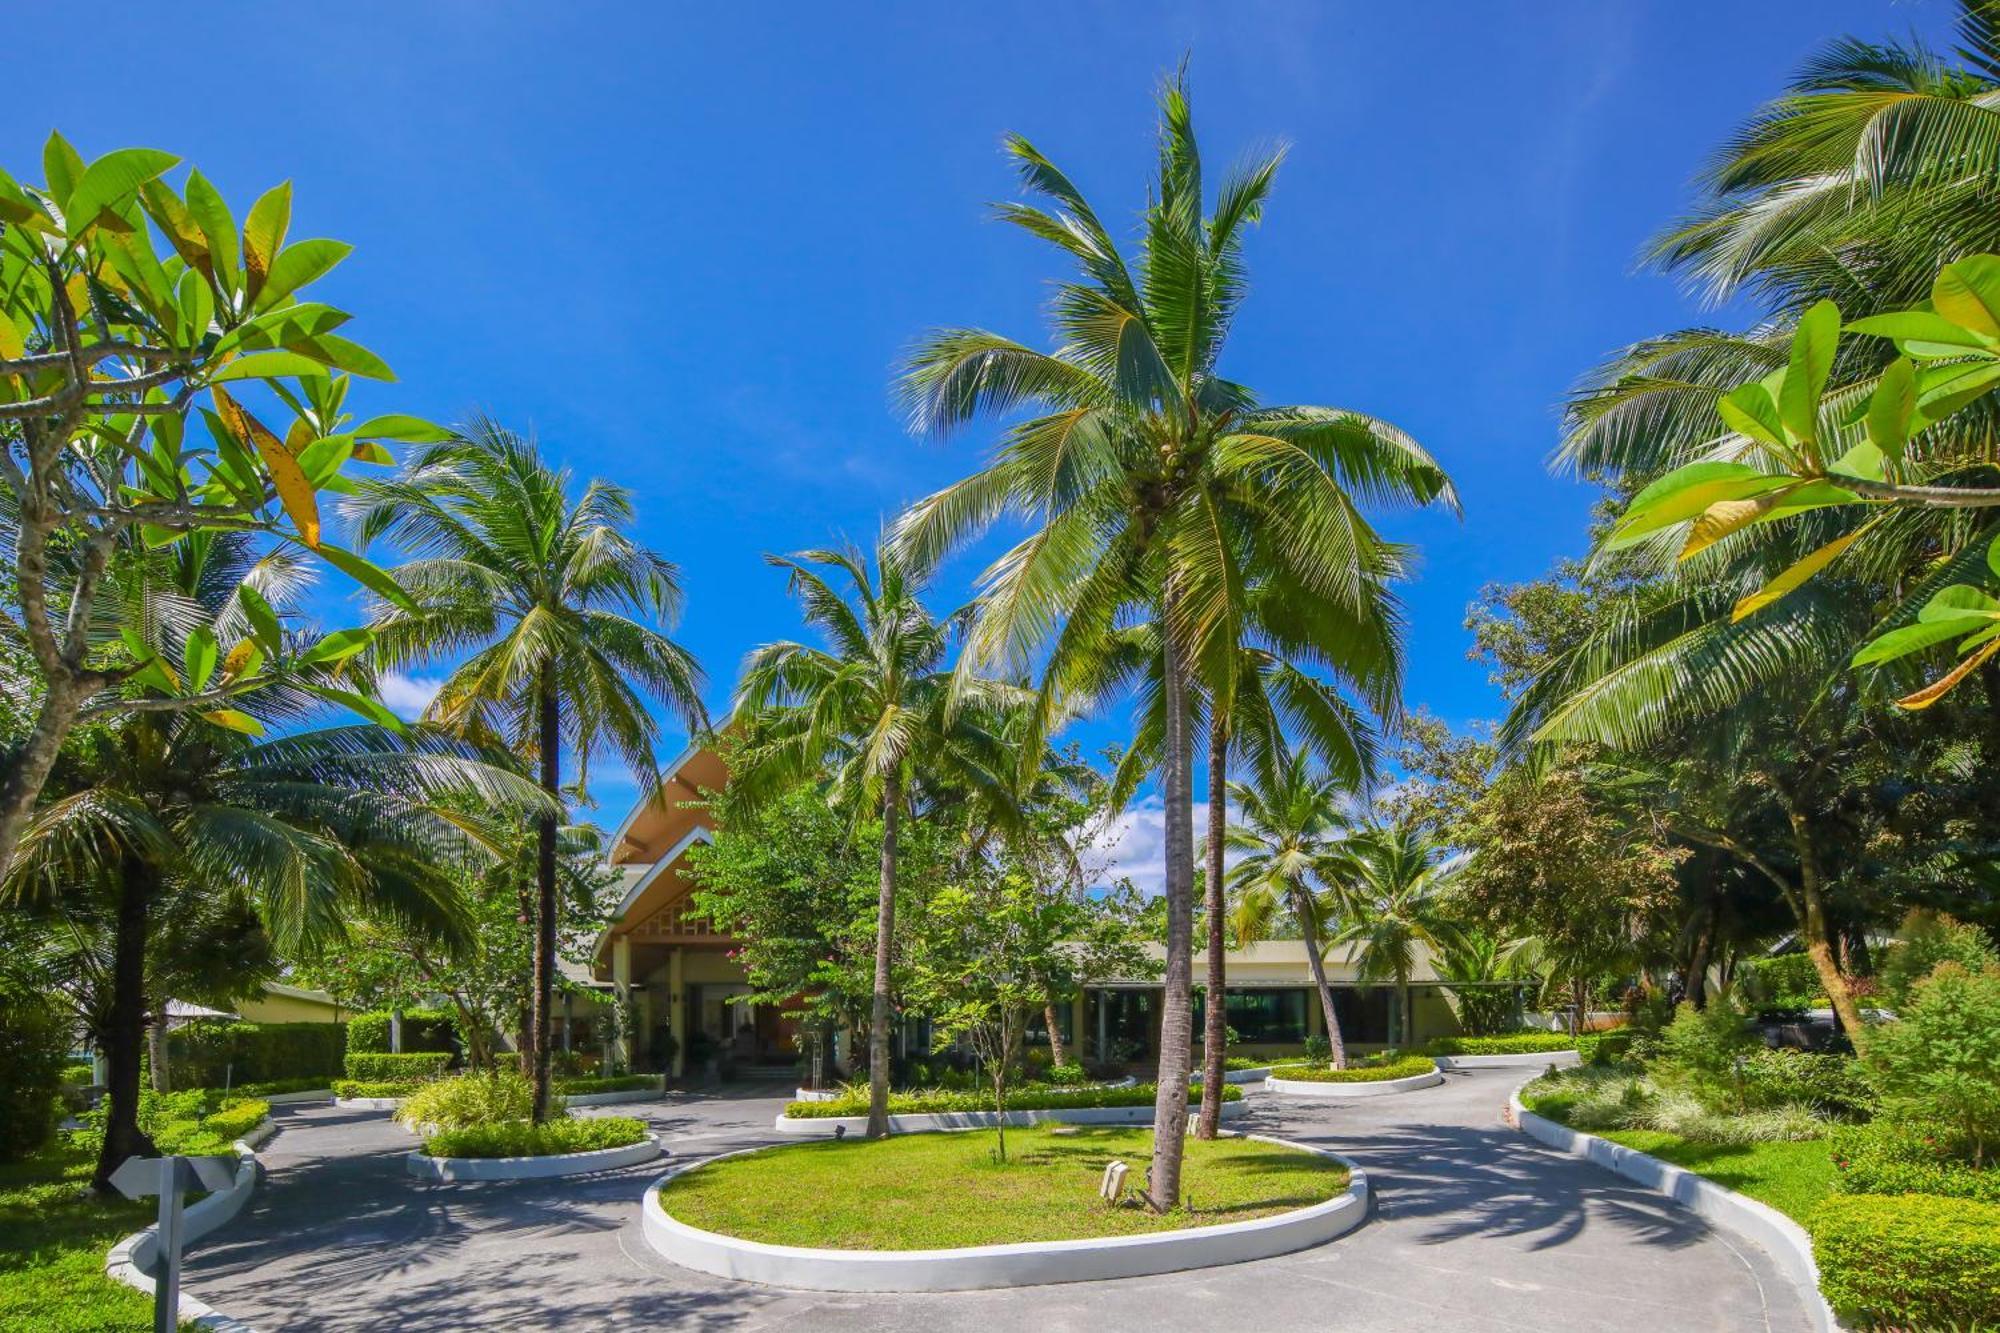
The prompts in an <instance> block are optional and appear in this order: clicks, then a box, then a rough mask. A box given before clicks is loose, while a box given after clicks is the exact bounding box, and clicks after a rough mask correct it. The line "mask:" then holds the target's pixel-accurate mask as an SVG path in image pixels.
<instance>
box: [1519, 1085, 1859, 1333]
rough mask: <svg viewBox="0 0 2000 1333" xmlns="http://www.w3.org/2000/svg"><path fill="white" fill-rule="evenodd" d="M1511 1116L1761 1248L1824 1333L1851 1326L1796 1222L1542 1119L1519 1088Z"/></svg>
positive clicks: (1560, 1147) (1532, 1132) (1531, 1132)
mask: <svg viewBox="0 0 2000 1333" xmlns="http://www.w3.org/2000/svg"><path fill="white" fill-rule="evenodd" d="M1531 1081H1532V1080H1531ZM1522 1086H1523V1087H1525V1086H1527V1085H1526V1084H1523V1085H1522ZM1507 1111H1508V1114H1509V1115H1510V1116H1511V1117H1512V1119H1513V1121H1514V1127H1515V1128H1516V1129H1519V1130H1520V1131H1521V1132H1522V1133H1523V1134H1526V1135H1527V1136H1528V1137H1529V1138H1531V1139H1535V1140H1536V1141H1538V1142H1540V1143H1542V1144H1545V1145H1546V1146H1548V1147H1551V1148H1554V1149H1555V1150H1556V1151H1558V1152H1563V1153H1568V1154H1569V1155H1570V1156H1572V1157H1581V1158H1583V1159H1584V1160H1585V1161H1587V1162H1589V1163H1591V1164H1592V1165H1593V1166H1601V1167H1603V1168H1604V1169H1605V1170H1607V1171H1612V1172H1616V1173H1617V1174H1618V1175H1621V1176H1623V1177H1625V1179H1627V1180H1629V1181H1632V1182H1633V1183H1634V1184H1638V1185H1644V1186H1645V1187H1646V1188H1647V1189H1650V1190H1654V1191H1656V1192H1658V1193H1660V1194H1664V1195H1666V1196H1667V1198H1669V1199H1672V1200H1673V1201H1674V1202H1675V1203H1677V1204H1679V1205H1680V1206H1681V1207H1683V1208H1686V1209H1688V1210H1689V1211H1690V1212H1693V1213H1695V1214H1697V1215H1699V1216H1700V1217H1702V1218H1703V1219H1704V1220H1706V1221H1708V1222H1710V1223H1712V1224H1713V1225H1714V1226H1716V1227H1718V1228H1720V1229H1721V1230H1723V1231H1728V1232H1731V1233H1733V1234H1735V1235H1737V1236H1740V1237H1742V1238H1743V1239H1745V1240H1747V1241H1750V1242H1752V1243H1753V1244H1755V1245H1757V1246H1758V1247H1760V1248H1761V1249H1762V1250H1763V1251H1764V1252H1765V1253H1766V1254H1769V1255H1770V1256H1771V1259H1772V1261H1773V1262H1774V1263H1775V1264H1776V1265H1777V1266H1778V1271H1779V1272H1781V1273H1783V1274H1784V1275H1785V1278H1786V1280H1788V1281H1789V1282H1790V1283H1791V1284H1792V1286H1793V1287H1795V1288H1796V1289H1797V1290H1798V1293H1799V1299H1800V1301H1802V1302H1803V1303H1804V1305H1805V1307H1806V1316H1807V1318H1809V1319H1811V1320H1812V1322H1813V1327H1814V1328H1815V1329H1817V1330H1819V1333H1844V1330H1845V1328H1846V1326H1845V1325H1844V1324H1842V1323H1841V1322H1840V1320H1839V1319H1838V1318H1837V1317H1835V1315H1834V1313H1833V1308H1832V1307H1831V1306H1829V1305H1828V1304H1827V1303H1826V1297H1824V1296H1822V1295H1821V1294H1820V1290H1819V1265H1818V1264H1816V1263H1814V1262H1813V1249H1812V1237H1810V1236H1808V1235H1807V1234H1806V1230H1805V1228H1804V1227H1802V1226H1800V1225H1799V1224H1798V1223H1797V1222H1794V1221H1793V1220H1792V1219H1791V1218H1789V1217H1786V1216H1785V1215H1784V1214H1783V1213H1781V1212H1779V1211H1778V1210H1777V1209H1775V1208H1773V1207H1771V1206H1770V1205H1768V1204H1763V1203H1759V1202H1758V1201H1757V1200H1755V1199H1753V1198H1751V1197H1750V1196H1748V1195H1747V1194H1738V1193H1737V1192H1736V1191H1735V1190H1732V1189H1727V1188H1725V1187H1723V1186H1721V1185H1718V1184H1716V1183H1715V1182H1714V1181H1712V1180H1708V1179H1706V1178H1704V1177H1702V1176H1698V1175H1696V1174H1695V1173H1694V1172H1692V1171H1686V1170H1683V1169H1682V1168H1680V1167H1678V1166H1674V1165H1673V1164H1672V1163H1670V1162H1663V1161H1661V1160H1660V1159H1659V1158H1657V1157H1653V1156H1650V1155H1648V1154H1646V1153H1642V1152H1640V1151H1639V1150H1638V1149H1636V1148H1627V1147H1626V1146H1625V1145H1623V1144H1622V1143H1613V1142H1612V1141H1611V1140H1609V1139H1601V1138H1599V1137H1597V1136H1596V1135H1595V1134H1586V1133H1584V1132H1583V1131H1582V1130H1580V1129H1571V1128H1570V1127H1569V1126H1568V1125H1560V1124H1557V1123H1556V1122H1555V1121H1553V1120H1548V1119H1545V1118H1543V1117H1542V1116H1538V1115H1536V1114H1535V1113H1534V1112H1533V1111H1530V1110H1529V1109H1528V1108H1527V1107H1525V1106H1523V1105H1522V1104H1521V1089H1520V1088H1516V1089H1515V1090H1514V1091H1513V1092H1512V1093H1511V1094H1509V1095H1508V1098H1507Z"/></svg>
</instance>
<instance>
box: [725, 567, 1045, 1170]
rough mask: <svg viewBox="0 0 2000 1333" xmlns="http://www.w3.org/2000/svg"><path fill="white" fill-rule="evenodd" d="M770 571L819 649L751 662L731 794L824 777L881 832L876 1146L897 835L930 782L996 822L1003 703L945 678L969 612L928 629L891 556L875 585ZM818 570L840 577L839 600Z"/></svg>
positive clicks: (778, 646) (885, 1101) (860, 576)
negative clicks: (958, 790)
mask: <svg viewBox="0 0 2000 1333" xmlns="http://www.w3.org/2000/svg"><path fill="white" fill-rule="evenodd" d="M768 558H769V559H770V561H771V563H772V564H774V565H777V566H778V567H779V568H781V569H784V570H786V571H787V573H788V575H789V582H790V587H791V592H792V595H793V596H794V597H796V598H797V599H798V601H799V605H800V607H801V609H802V610H803V611H804V614H805V619H806V623H807V624H808V625H811V626H812V627H813V628H815V629H817V630H818V631H819V632H820V633H821V634H822V635H823V636H824V637H825V639H826V643H827V646H826V647H825V648H815V647H811V646H809V645H807V644H802V643H795V642H791V641H789V640H787V641H781V642H777V643H768V644H765V645H763V646H762V647H760V648H758V649H756V650H755V651H753V652H752V653H751V654H750V656H749V658H748V660H747V661H745V663H744V666H743V680H742V683H741V684H740V685H738V687H737V691H736V715H737V717H738V719H739V721H740V722H741V724H742V725H743V728H744V731H745V734H746V737H747V746H748V753H747V755H746V759H745V762H744V763H743V764H741V765H739V768H740V770H741V774H740V777H739V776H732V779H731V780H732V782H733V783H739V782H740V784H741V789H742V790H744V791H745V792H747V793H749V794H751V795H752V796H753V797H755V796H756V795H757V794H759V793H760V792H775V791H781V790H784V789H786V788H790V787H794V786H796V785H798V784H800V783H805V782H818V781H821V780H823V779H827V778H829V777H830V786H829V794H830V797H831V799H832V800H834V801H835V802H836V803H837V804H840V805H843V806H846V807H847V808H848V809H850V810H851V811H853V812H854V814H855V816H856V818H857V819H861V818H866V817H868V816H871V815H875V816H879V817H880V819H881V821H882V850H881V893H880V897H879V899H878V901H877V904H876V922H875V987H874V997H873V1008H872V1012H871V1014H870V1021H869V1031H868V1136H869V1137H870V1138H879V1137H881V1136H883V1135H885V1134H887V1133H888V1132H889V1011H890V1006H891V995H892V986H891V981H892V977H891V972H892V966H893V961H894V960H893V954H894V947H895V930H896V858H897V846H896V839H897V831H898V828H899V825H900V822H901V820H902V818H903V816H904V814H905V813H906V812H907V810H908V807H909V805H910V803H911V801H912V800H913V799H914V797H915V796H916V794H917V789H918V788H919V786H920V785H922V784H924V783H925V782H927V781H931V780H935V779H940V778H942V779H946V780H951V781H957V782H962V783H964V784H965V785H967V786H969V787H972V788H975V789H977V790H978V791H979V792H980V793H981V795H982V797H983V799H984V802H985V803H986V804H987V805H988V806H989V807H990V808H1001V807H1004V805H1005V803H1006V795H1005V785H1004V784H1005V777H1004V775H1003V769H1004V765H1002V764H1000V763H997V762H996V760H997V758H998V747H997V746H996V745H994V744H993V743H992V740H991V738H990V736H989V735H988V734H986V733H985V732H984V731H982V729H981V727H980V726H979V721H980V715H981V713H982V711H983V710H982V705H986V704H992V703H997V702H999V701H1000V699H1001V697H1002V696H1003V695H1004V694H1005V693H1006V691H1004V690H1003V689H1002V688H1001V687H999V686H997V685H993V684H990V683H987V682H983V681H979V680H977V679H971V680H967V679H964V678H955V677H954V676H953V673H952V672H951V670H950V669H949V668H948V666H947V659H948V658H949V656H950V653H951V648H952V644H953V641H954V640H955V639H956V638H957V637H958V635H959V633H960V632H961V631H962V630H963V628H964V626H965V624H966V623H967V620H968V617H969V612H967V611H963V610H961V611H956V612H953V613H952V614H950V615H947V616H944V617H942V618H939V617H935V616H933V615H931V613H930V612H929V611H928V610H926V609H925V607H924V604H923V601H922V598H921V592H922V587H921V583H920V582H919V580H917V579H916V578H915V577H913V575H912V574H911V572H910V570H909V568H908V567H907V566H906V565H905V564H904V563H903V562H902V560H901V559H900V558H899V557H898V556H897V554H896V553H895V551H894V550H893V549H892V548H891V547H889V546H888V545H887V544H884V545H882V546H880V547H878V549H877V551H876V553H875V573H874V575H873V576H871V575H870V573H869V570H868V565H867V563H866V561H865V559H864V558H863V557H862V555H861V554H860V552H858V551H854V550H842V551H830V550H829V551H808V552H805V553H804V554H802V555H799V556H795V557H788V556H771V557H768ZM821 569H826V570H832V571H838V572H839V573H841V574H844V575H845V576H846V579H847V583H848V596H847V597H843V596H842V595H841V594H840V593H839V592H838V591H836V590H835V589H834V587H833V585H832V584H830V583H829V582H828V581H827V580H826V578H825V577H824V576H823V575H822V574H821V573H820V572H819V571H820V570H821ZM955 690H956V695H955Z"/></svg>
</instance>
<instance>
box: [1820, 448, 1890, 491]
mask: <svg viewBox="0 0 2000 1333" xmlns="http://www.w3.org/2000/svg"><path fill="white" fill-rule="evenodd" d="M1886 462H1887V460H1886V459H1885V458H1884V457H1883V455H1882V451H1881V450H1880V449H1878V448H1876V447H1875V443H1874V441H1872V440H1863V441H1862V442H1861V443H1859V444H1857V445H1855V446H1854V447H1853V448H1852V449H1849V450H1848V451H1847V452H1846V453H1844V454H1842V455H1841V456H1840V457H1839V458H1837V459H1835V460H1834V463H1833V465H1832V466H1831V467H1829V468H1828V469H1827V473H1828V475H1829V476H1832V477H1834V478H1836V479H1838V478H1840V477H1856V478H1859V479H1860V480H1862V481H1880V480H1882V472H1883V467H1884V465H1885V463H1886Z"/></svg>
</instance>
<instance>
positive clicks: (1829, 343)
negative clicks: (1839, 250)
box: [1778, 301, 1840, 452]
mask: <svg viewBox="0 0 2000 1333" xmlns="http://www.w3.org/2000/svg"><path fill="white" fill-rule="evenodd" d="M1839 344H1840V307H1839V306H1837V305H1835V304H1834V303H1833V302H1831V301H1821V302H1820V303H1819V304H1817V305H1815V306H1814V307H1813V308H1812V309H1810V310H1808V311H1806V312H1805V314H1803V315H1801V316H1799V326H1798V328H1797V329H1796V330H1795V331H1794V332H1793V334H1792V361H1791V364H1790V365H1789V366H1787V367H1786V368H1785V382H1784V384H1783V385H1782V386H1781V387H1780V388H1779V390H1778V415H1779V416H1780V417H1781V418H1782V419H1783V420H1784V423H1785V426H1786V427H1787V428H1788V429H1789V430H1790V431H1791V433H1792V436H1793V437H1794V438H1795V439H1797V440H1799V441H1800V442H1802V443H1807V444H1811V443H1813V442H1815V441H1817V440H1818V439H1819V400H1820V395H1822V394H1824V393H1825V392H1826V380H1827V376H1828V375H1830V374H1832V373H1833V354H1834V351H1835V349H1836V348H1837V347H1838V346H1839ZM1815 452H1817V451H1815Z"/></svg>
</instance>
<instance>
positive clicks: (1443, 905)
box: [1327, 824, 1459, 1046]
mask: <svg viewBox="0 0 2000 1333" xmlns="http://www.w3.org/2000/svg"><path fill="white" fill-rule="evenodd" d="M1454 869H1455V863H1454V862H1451V861H1448V860H1446V859H1444V848H1443V847H1442V846H1440V845H1439V844H1438V842H1437V841H1436V839H1434V838H1433V837H1431V835H1430V834H1429V833H1427V832H1425V831H1424V830H1423V829H1422V828H1420V827H1418V826H1416V825H1414V824H1390V825H1385V826H1378V827H1375V828H1369V829H1364V830H1362V831H1361V832H1359V833H1357V834H1355V835H1354V836H1353V837H1351V838H1349V839H1348V840H1347V841H1346V843H1345V844H1344V846H1343V847H1342V848H1341V851H1340V853H1339V855H1338V861H1337V864H1330V865H1329V869H1328V871H1327V873H1328V875H1329V877H1330V878H1331V879H1332V880H1333V891H1334V893H1335V895H1336V896H1337V897H1338V899H1339V901H1340V904H1341V911H1342V914H1343V915H1344V916H1345V917H1346V924H1345V925H1344V926H1342V927H1341V929H1340V930H1339V931H1338V932H1337V933H1336V934H1335V935H1334V937H1333V939H1332V941H1331V944H1332V945H1333V946H1337V947H1344V948H1347V949H1349V950H1351V951H1352V954H1353V957H1354V964H1355V971H1356V974H1357V975H1358V977H1359V978H1360V980H1362V981H1367V982H1380V981H1391V980H1393V981H1394V982H1395V983H1396V997H1397V1008H1398V1009H1399V1010H1400V1011H1401V1019H1402V1024H1401V1026H1402V1029H1403V1031H1402V1044H1403V1045H1405V1046H1408V1045H1411V1044H1412V1043H1413V1042H1414V1041H1415V1038H1416V1024H1415V1022H1414V1019H1413V1016H1412V1014H1411V1012H1410V977H1411V975H1412V974H1413V973H1414V972H1415V971H1416V969H1417V950H1418V949H1419V948H1420V947H1421V948H1424V949H1426V950H1428V951H1429V952H1431V953H1432V954H1441V953H1444V952H1446V951H1447V950H1449V949H1451V948H1452V947H1454V945H1455V944H1456V943H1457V940H1458V934H1459V927H1458V924H1457V922H1456V920H1455V919H1454V918H1453V915H1452V912H1451V904H1450V901H1449V899H1448V897H1447V892H1446V891H1447V888H1448V886H1449V884H1450V879H1451V875H1452V872H1453V870H1454Z"/></svg>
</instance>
